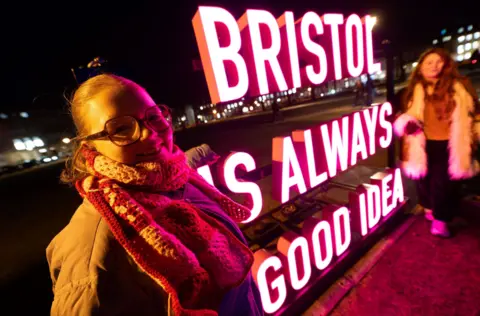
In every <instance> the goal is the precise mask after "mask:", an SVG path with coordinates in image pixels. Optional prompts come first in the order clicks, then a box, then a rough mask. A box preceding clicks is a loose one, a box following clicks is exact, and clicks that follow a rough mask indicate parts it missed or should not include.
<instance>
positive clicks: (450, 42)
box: [432, 24, 480, 62]
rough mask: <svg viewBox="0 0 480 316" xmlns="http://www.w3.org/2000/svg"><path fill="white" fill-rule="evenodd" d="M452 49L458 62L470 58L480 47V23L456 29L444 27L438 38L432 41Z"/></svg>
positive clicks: (434, 43) (452, 53)
mask: <svg viewBox="0 0 480 316" xmlns="http://www.w3.org/2000/svg"><path fill="white" fill-rule="evenodd" d="M432 44H433V45H434V46H439V47H443V48H445V49H447V50H448V51H450V53H451V56H452V58H453V59H455V60H456V61H457V62H463V61H467V60H470V58H471V57H472V54H473V53H474V52H475V51H478V50H479V49H480V25H478V24H477V25H475V24H470V25H466V26H460V27H457V28H454V29H449V30H447V29H443V30H442V31H441V32H440V35H439V37H438V38H435V39H434V40H433V41H432Z"/></svg>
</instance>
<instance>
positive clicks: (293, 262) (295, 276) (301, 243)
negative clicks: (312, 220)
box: [287, 237, 312, 291]
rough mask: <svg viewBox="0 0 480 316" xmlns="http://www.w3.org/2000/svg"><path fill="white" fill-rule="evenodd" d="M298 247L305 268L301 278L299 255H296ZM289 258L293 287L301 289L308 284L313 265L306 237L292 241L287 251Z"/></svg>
mask: <svg viewBox="0 0 480 316" xmlns="http://www.w3.org/2000/svg"><path fill="white" fill-rule="evenodd" d="M297 248H300V250H301V254H302V255H301V256H300V258H301V260H300V261H301V265H302V270H303V272H304V273H303V277H302V278H301V279H300V278H299V273H298V272H299V271H298V267H297V265H298V263H299V262H297V257H296V256H295V251H296V250H297ZM287 258H288V268H289V271H290V281H291V284H292V288H293V289H294V290H297V291H298V290H301V289H302V288H303V287H304V286H305V285H307V283H308V281H309V280H310V277H311V276H312V266H311V265H310V254H309V252H308V242H307V239H305V237H298V238H296V239H295V240H293V241H292V243H291V244H290V247H289V248H288V253H287Z"/></svg>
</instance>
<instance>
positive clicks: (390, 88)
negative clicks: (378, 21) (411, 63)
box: [382, 39, 398, 168]
mask: <svg viewBox="0 0 480 316" xmlns="http://www.w3.org/2000/svg"><path fill="white" fill-rule="evenodd" d="M382 44H383V47H384V52H385V58H386V61H387V65H386V90H387V102H390V104H391V105H392V107H393V111H392V115H391V116H390V118H389V121H390V122H392V123H393V119H394V117H395V113H397V111H398V108H397V107H398V105H397V102H396V100H395V62H394V55H393V49H392V43H391V42H390V40H388V39H386V40H384V41H383V42H382ZM395 154H396V153H395V142H394V141H392V142H391V144H390V146H388V167H389V168H394V167H395V160H396V156H395Z"/></svg>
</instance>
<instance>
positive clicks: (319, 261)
mask: <svg viewBox="0 0 480 316" xmlns="http://www.w3.org/2000/svg"><path fill="white" fill-rule="evenodd" d="M321 232H323V234H322V235H323V242H321V240H320V233H321ZM321 244H323V245H325V247H324V248H325V257H324V258H322V251H321V250H322V247H321ZM312 248H313V255H314V257H315V266H316V267H317V269H318V270H320V271H321V270H324V269H326V268H327V267H328V265H329V264H330V262H332V258H333V243H332V231H331V229H330V224H329V223H328V222H327V221H320V222H318V224H317V225H315V227H314V229H313V231H312Z"/></svg>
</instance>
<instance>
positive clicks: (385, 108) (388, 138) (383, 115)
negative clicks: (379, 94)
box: [378, 102, 393, 148]
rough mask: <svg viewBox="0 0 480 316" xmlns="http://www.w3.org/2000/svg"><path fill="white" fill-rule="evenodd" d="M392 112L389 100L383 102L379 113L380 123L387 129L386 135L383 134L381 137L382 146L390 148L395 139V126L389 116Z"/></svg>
mask: <svg viewBox="0 0 480 316" xmlns="http://www.w3.org/2000/svg"><path fill="white" fill-rule="evenodd" d="M392 113H393V109H392V105H391V104H390V103H388V102H385V103H383V104H382V106H381V107H380V110H379V114H378V121H379V125H380V127H382V128H383V129H384V130H385V135H382V136H381V137H380V139H379V143H380V147H382V148H388V146H390V143H391V142H392V140H393V126H392V123H391V122H389V121H388V117H389V116H390V115H392Z"/></svg>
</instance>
